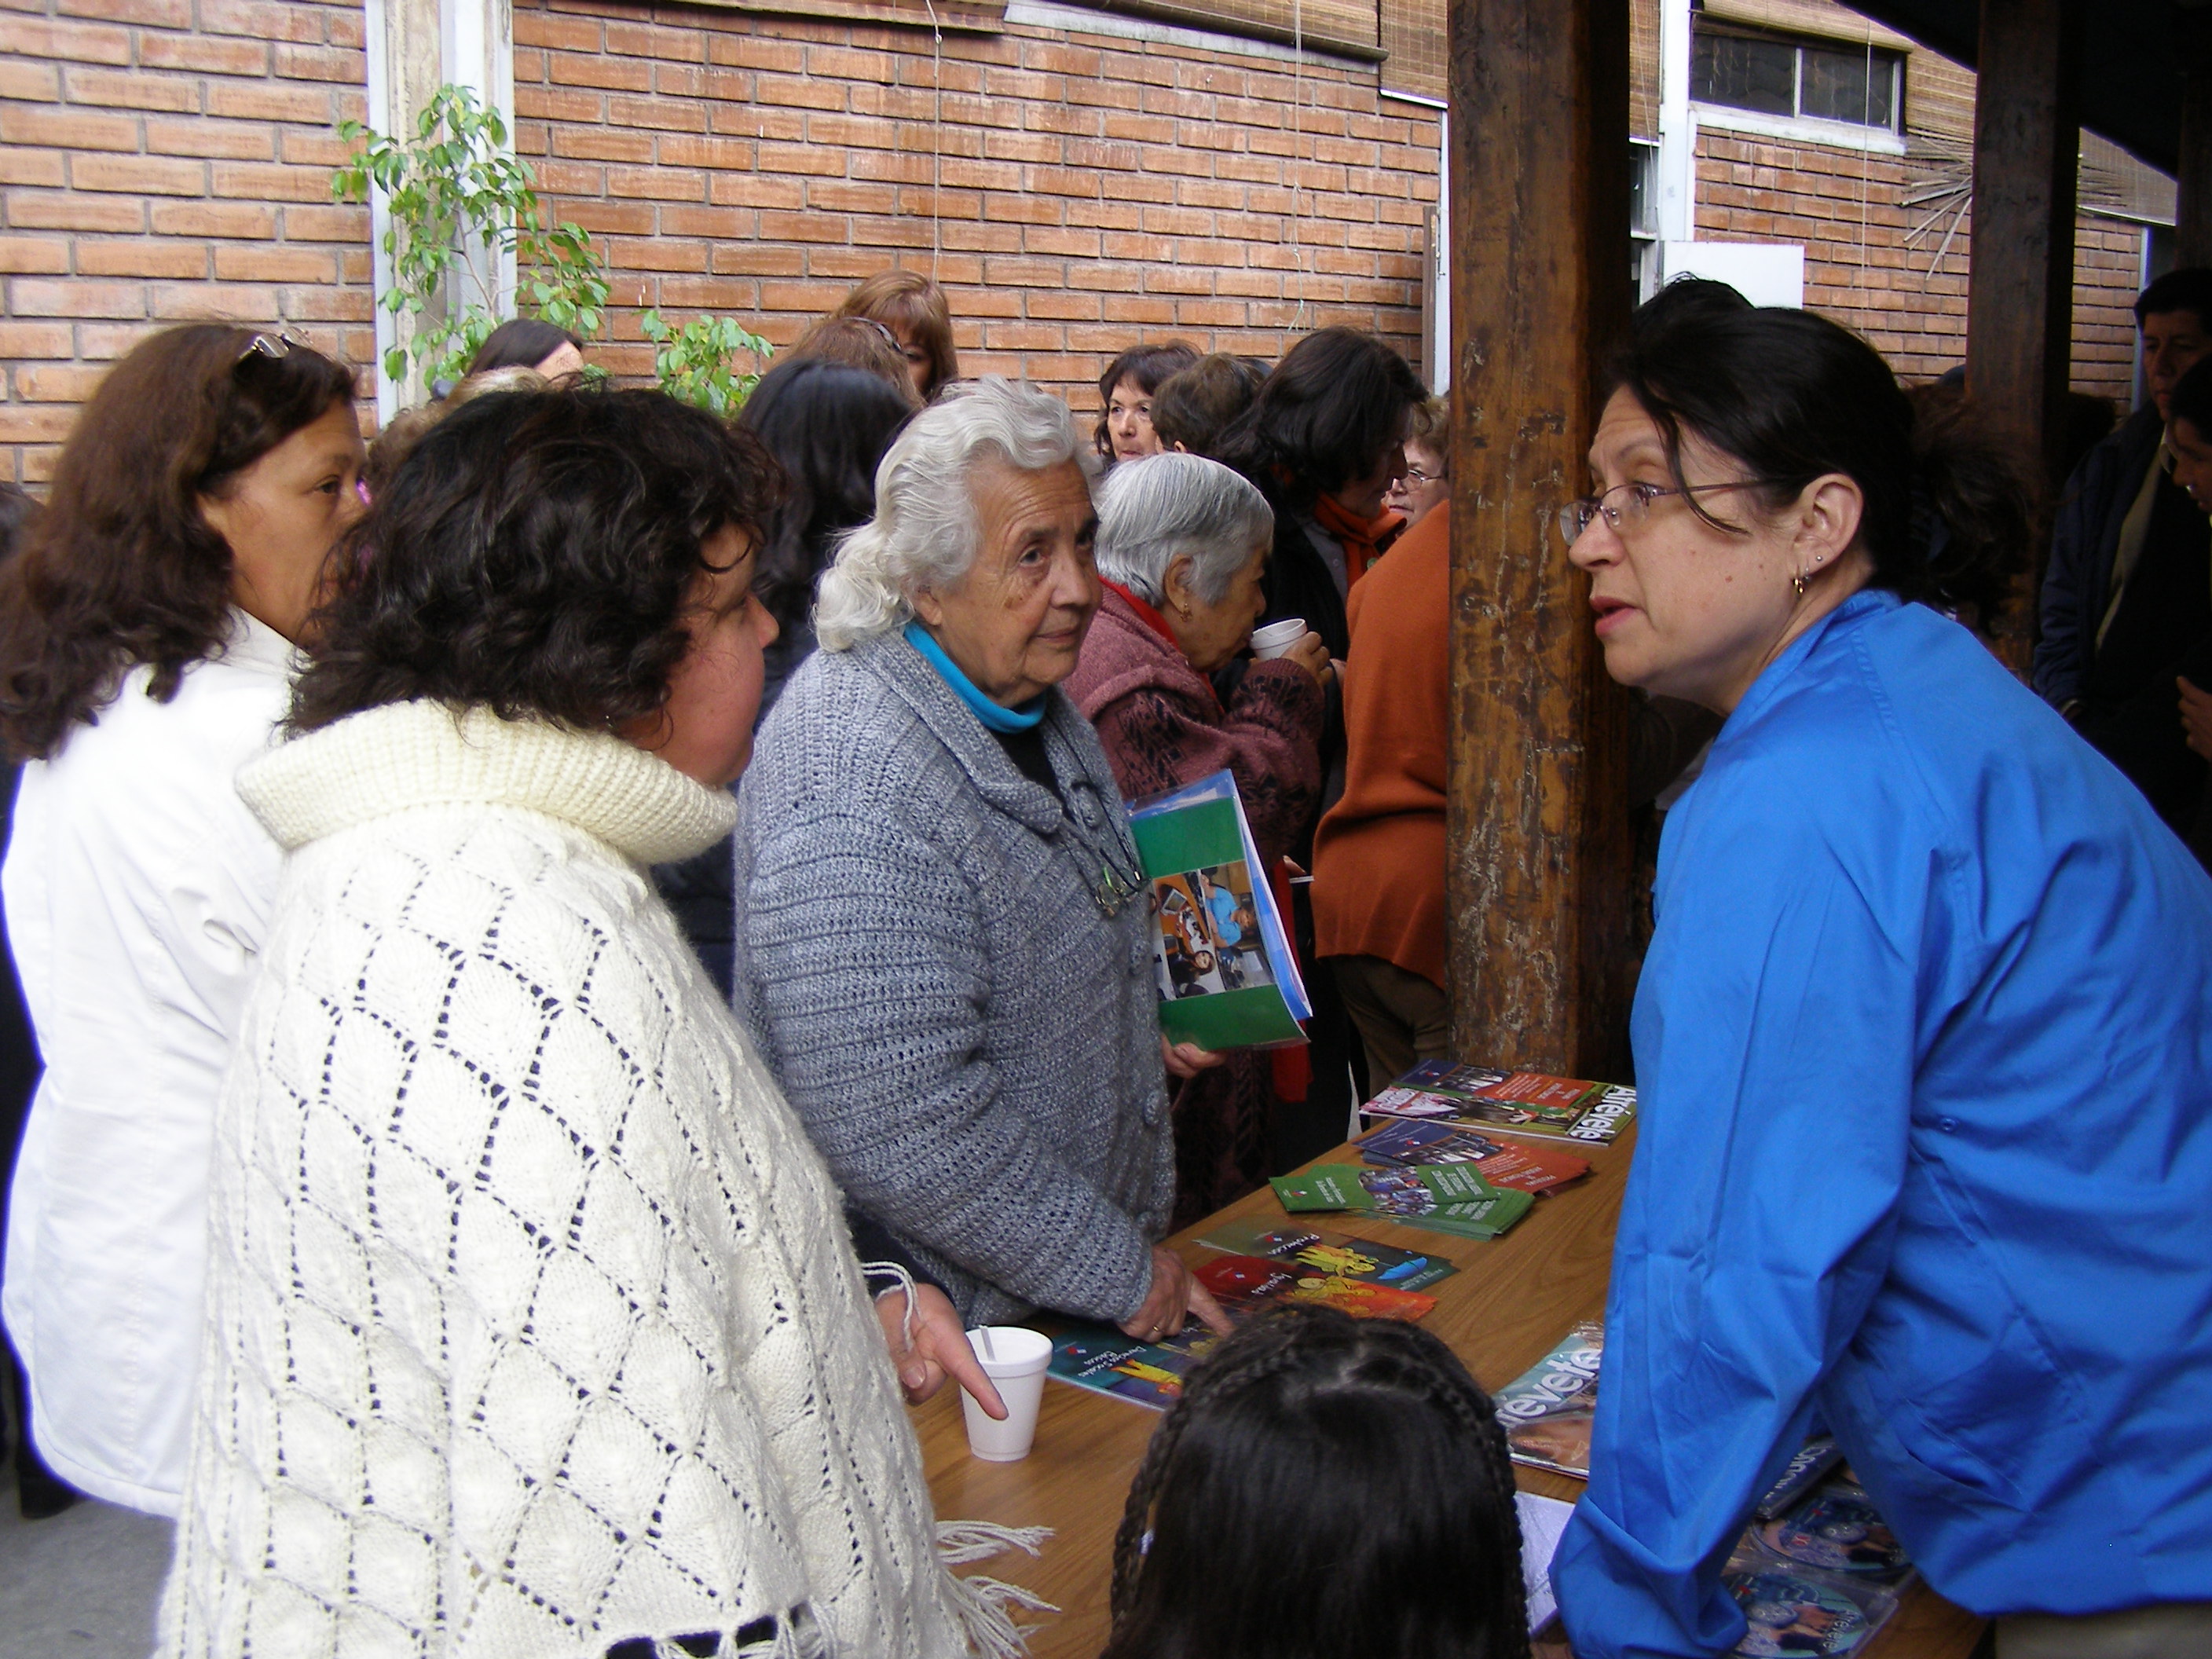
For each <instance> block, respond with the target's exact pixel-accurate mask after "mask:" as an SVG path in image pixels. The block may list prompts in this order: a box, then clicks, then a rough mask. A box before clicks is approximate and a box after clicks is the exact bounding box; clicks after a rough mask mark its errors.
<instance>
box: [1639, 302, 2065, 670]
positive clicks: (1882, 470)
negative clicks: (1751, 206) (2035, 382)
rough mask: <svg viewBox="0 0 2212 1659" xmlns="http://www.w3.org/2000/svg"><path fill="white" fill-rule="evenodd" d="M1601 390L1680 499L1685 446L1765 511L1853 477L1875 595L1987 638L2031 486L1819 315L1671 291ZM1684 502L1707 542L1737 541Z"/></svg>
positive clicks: (1945, 407)
mask: <svg viewBox="0 0 2212 1659" xmlns="http://www.w3.org/2000/svg"><path fill="white" fill-rule="evenodd" d="M1610 380H1611V383H1612V385H1613V386H1614V387H1615V388H1617V389H1619V390H1620V391H1624V392H1627V393H1628V394H1629V396H1631V397H1632V398H1634V399H1635V400H1636V402H1637V403H1638V404H1639V405H1641V407H1642V408H1643V410H1644V413H1645V414H1647V415H1649V416H1650V417H1651V419H1652V421H1653V422H1654V423H1655V424H1656V425H1657V427H1658V428H1659V432H1660V436H1661V439H1662V441H1663V442H1664V443H1665V445H1666V448H1667V465H1668V471H1670V472H1671V473H1672V474H1673V476H1674V483H1675V486H1676V487H1677V488H1678V489H1679V488H1680V487H1681V486H1682V485H1683V483H1685V480H1684V478H1683V476H1682V457H1681V447H1682V435H1683V434H1684V433H1685V432H1692V433H1695V434H1696V435H1698V436H1699V437H1700V438H1702V439H1703V440H1704V441H1705V442H1707V443H1709V444H1711V445H1712V446H1713V447H1714V448H1716V449H1717V450H1719V451H1721V452H1722V453H1723V454H1726V455H1729V456H1730V457H1732V458H1733V459H1735V460H1736V461H1738V462H1740V463H1741V465H1742V466H1743V468H1744V470H1745V472H1746V474H1747V476H1748V477H1754V478H1759V479H1763V480H1765V481H1766V483H1765V487H1763V488H1762V489H1758V490H1755V491H1754V490H1746V491H1744V492H1743V493H1744V494H1746V495H1751V496H1752V497H1753V500H1756V501H1760V502H1761V503H1762V504H1763V505H1764V506H1765V508H1766V509H1767V510H1768V511H1769V512H1774V511H1778V510H1779V509H1780V508H1781V507H1783V505H1784V503H1786V502H1788V501H1793V500H1795V499H1796V496H1797V495H1798V493H1799V492H1800V491H1802V489H1804V488H1805V486H1806V485H1807V484H1808V483H1812V482H1813V481H1814V479H1815V478H1818V477H1821V476H1822V475H1823V474H1826V473H1830V472H1840V473H1842V474H1844V476H1845V477H1848V478H1850V480H1851V482H1852V483H1856V484H1857V485H1858V487H1859V494H1860V495H1861V496H1862V498H1863V501H1864V503H1865V505H1864V507H1863V511H1862V514H1861V517H1860V520H1859V533H1858V540H1859V544H1860V545H1862V546H1863V547H1864V548H1865V549H1866V551H1867V554H1868V556H1869V557H1870V558H1871V559H1872V561H1873V562H1874V575H1873V578H1872V580H1871V583H1870V585H1871V586H1875V587H1878V588H1887V589H1889V590H1890V591H1891V592H1895V593H1897V594H1899V595H1900V596H1901V597H1903V598H1905V599H1927V600H1929V601H1931V602H1933V603H1935V604H1936V605H1944V606H1948V607H1951V608H1954V609H1958V610H1960V611H1967V612H1968V613H1969V614H1970V615H1971V616H1972V618H1973V619H1974V620H1975V621H1976V622H1977V623H1978V625H1980V626H1983V627H1984V628H1986V627H1987V625H1988V623H1990V619H1991V618H1993V617H1995V616H1996V614H1997V612H1998V611H1999V610H2000V609H2001V608H2002V605H2003V604H2004V601H2005V599H2006V597H2007V595H2008V593H2009V592H2011V589H2012V586H2013V583H2014V580H2015V578H2016V577H2017V576H2018V575H2019V574H2020V573H2021V571H2022V570H2023V569H2025V568H2026V567H2027V551H2028V526H2029V514H2030V510H2031V505H2032V495H2031V489H2030V485H2029V483H2028V481H2027V478H2026V477H2025V476H2024V475H2023V473H2022V472H2021V469H2020V467H2019V466H2018V465H2017V464H2016V463H2015V460H2014V459H2013V458H2012V456H2011V455H2010V453H2008V451H2007V450H2006V449H2005V447H2003V446H2002V444H2001V443H1999V442H1997V441H1996V439H1995V438H1994V437H1993V436H1992V435H1991V434H1990V431H1989V429H1988V428H1987V427H1986V426H1985V425H1984V423H1983V422H1982V421H1981V420H1980V418H1979V417H1978V412H1977V411H1976V410H1975V409H1974V407H1973V405H1972V401H1971V400H1967V401H1966V402H1963V403H1950V404H1930V405H1929V406H1927V407H1925V408H1924V409H1923V410H1921V411H1918V412H1916V410H1914V407H1913V404H1912V401H1911V399H1910V398H1907V397H1906V396H1905V392H1904V390H1903V389H1902V388H1901V387H1899V385H1898V383H1897V376H1896V375H1895V374H1893V373H1891V371H1890V367H1889V365H1888V364H1887V362H1884V361H1883V360H1882V356H1881V353H1880V352H1878V351H1876V350H1875V349H1874V348H1873V347H1872V346H1870V345H1869V344H1868V343H1866V342H1865V341H1864V340H1863V339H1861V338H1860V337H1858V336H1857V335H1856V334H1854V333H1852V332H1851V331H1850V330H1849V329H1847V328H1845V327H1844V326H1843V325H1841V324H1840V323H1835V322H1831V321H1830V320H1829V319H1827V318H1826V317H1823V316H1820V314H1819V313H1815V312H1811V311H1800V310H1797V309H1796V308H1795V307H1787V306H1754V305H1753V304H1752V303H1751V302H1750V301H1747V300H1746V299H1745V298H1744V297H1743V296H1742V295H1741V294H1739V293H1737V292H1736V291H1735V289H1732V288H1730V287H1729V286H1728V284H1726V283H1716V282H1710V281H1704V280H1700V279H1698V278H1693V277H1684V278H1682V279H1680V280H1679V281H1677V282H1674V283H1668V285H1667V286H1666V287H1665V288H1663V289H1660V290H1659V292H1658V293H1657V294H1656V295H1655V296H1653V297H1652V298H1651V299H1650V300H1648V301H1645V302H1644V305H1642V306H1641V307H1638V310H1637V312H1636V314H1635V317H1634V318H1633V319H1632V321H1631V323H1630V326H1629V333H1628V338H1627V340H1626V343H1624V344H1623V345H1622V346H1621V347H1620V349H1619V350H1618V351H1616V352H1615V353H1614V354H1613V362H1612V368H1611V374H1610ZM1683 500H1684V501H1686V503H1687V504H1688V507H1689V509H1690V511H1692V513H1696V514H1697V515H1698V516H1699V518H1700V519H1703V520H1705V522H1706V523H1707V524H1709V525H1711V526H1713V527H1714V528H1715V529H1717V530H1722V531H1726V532H1731V533H1736V534H1741V533H1746V532H1747V526H1743V525H1740V524H1737V523H1735V522H1734V521H1733V520H1729V519H1727V518H1724V517H1723V516H1722V515H1721V514H1720V513H1717V512H1716V511H1715V510H1714V509H1713V508H1712V507H1709V506H1707V505H1706V504H1705V501H1703V500H1702V499H1700V498H1699V497H1698V496H1696V495H1685V496H1684V497H1683ZM1916 520H1917V521H1918V523H1919V525H1920V527H1919V528H1918V529H1916Z"/></svg>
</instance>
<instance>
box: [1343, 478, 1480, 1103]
mask: <svg viewBox="0 0 2212 1659" xmlns="http://www.w3.org/2000/svg"><path fill="white" fill-rule="evenodd" d="M1450 531H1451V513H1450V511H1449V507H1446V508H1444V509H1441V510H1438V511H1437V512H1432V513H1426V514H1425V515H1423V517H1422V519H1421V520H1420V521H1419V523H1418V524H1416V525H1414V526H1413V528H1412V529H1410V530H1408V531H1407V532H1406V533H1405V534H1404V535H1403V536H1402V537H1401V538H1399V540H1398V542H1397V544H1395V546H1393V547H1392V548H1391V550H1390V551H1389V554H1388V555H1387V556H1384V557H1383V559H1382V560H1381V561H1380V562H1377V563H1376V564H1375V565H1374V566H1373V567H1372V568H1370V569H1369V571H1368V572H1367V574H1366V575H1365V576H1364V577H1362V578H1361V579H1360V580H1359V581H1358V582H1357V583H1356V584H1354V585H1353V586H1352V596H1351V599H1350V600H1349V602H1348V604H1347V605H1346V611H1347V615H1348V618H1349V622H1350V627H1351V635H1352V649H1351V651H1350V653H1348V654H1347V655H1346V658H1345V660H1344V662H1343V664H1342V665H1341V672H1342V674H1343V683H1344V726H1345V738H1346V759H1345V770H1344V793H1343V795H1342V797H1341V798H1340V799H1339V800H1338V801H1337V803H1336V805H1334V806H1332V807H1330V808H1329V810H1328V815H1327V816H1326V817H1323V818H1322V821H1321V829H1320V830H1319V832H1318V833H1317V834H1316V836H1315V837H1314V863H1313V876H1314V880H1313V911H1314V949H1315V952H1316V955H1319V956H1322V957H1332V958H1334V961H1333V963H1332V964H1331V965H1332V966H1334V969H1336V984H1337V989H1338V991H1339V992H1340V994H1342V996H1343V998H1344V1005H1345V1007H1346V1010H1348V1011H1349V1012H1350V1013H1351V1015H1352V1024H1354V1025H1356V1026H1358V1028H1359V1036H1360V1039H1361V1041H1362V1042H1364V1044H1365V1046H1366V1049H1367V1073H1368V1082H1369V1086H1370V1088H1374V1089H1380V1088H1383V1087H1384V1086H1385V1085H1388V1084H1389V1082H1390V1081H1391V1079H1394V1078H1395V1077H1397V1076H1399V1075H1400V1074H1401V1073H1404V1072H1405V1071H1407V1069H1408V1068H1409V1067H1411V1066H1413V1062H1414V1061H1415V1060H1437V1059H1442V1058H1443V1057H1444V1056H1445V1055H1446V1054H1447V1053H1448V1051H1449V1043H1450V1037H1451V1032H1450V1024H1451V1022H1450V1018H1449V1012H1448V1011H1447V1009H1446V1007H1445V1005H1444V991H1443V982H1444V775H1445V751H1446V749H1447V747H1448V744H1449V732H1450V720H1449V692H1450V680H1451V657H1450V629H1451V605H1450V599H1451V539H1450Z"/></svg>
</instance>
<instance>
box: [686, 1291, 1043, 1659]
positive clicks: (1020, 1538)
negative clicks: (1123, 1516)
mask: <svg viewBox="0 0 2212 1659" xmlns="http://www.w3.org/2000/svg"><path fill="white" fill-rule="evenodd" d="M860 1274H861V1277H862V1278H863V1279H891V1280H893V1281H895V1284H896V1288H897V1289H900V1290H902V1291H905V1292H906V1310H905V1315H904V1317H903V1318H902V1321H901V1331H900V1334H901V1335H902V1337H903V1338H904V1340H905V1343H906V1346H907V1347H908V1349H909V1350H910V1349H912V1348H913V1346H914V1304H915V1302H916V1301H917V1300H918V1299H919V1298H918V1297H916V1295H915V1285H914V1276H913V1275H912V1274H911V1273H908V1272H907V1270H906V1268H905V1267H902V1266H901V1265H900V1264H899V1263H898V1262H896V1261H863V1262H862V1263H861V1264H860ZM870 1289H871V1290H872V1291H873V1289H874V1287H873V1286H872V1285H871V1286H870ZM874 1293H875V1294H876V1295H877V1296H879V1297H881V1296H888V1295H890V1291H889V1290H884V1291H875V1292H874ZM1051 1536H1052V1528H1050V1527H1002V1526H1000V1525H998V1524H997V1523H996V1522H990V1521H940V1522H938V1523H937V1560H938V1565H939V1566H940V1567H942V1568H943V1569H944V1570H945V1599H946V1600H947V1601H950V1602H951V1605H952V1611H953V1613H954V1615H955V1616H956V1617H957V1618H958V1620H960V1628H961V1633H962V1634H963V1635H964V1636H965V1637H966V1638H968V1647H969V1651H970V1652H972V1653H975V1654H978V1655H981V1656H982V1659H1028V1655H1029V1650H1030V1644H1029V1629H1028V1627H1027V1626H1021V1625H1017V1624H1016V1623H1015V1622H1014V1618H1013V1613H1012V1611H1011V1609H1012V1608H1016V1607H1018V1608H1020V1609H1021V1610H1022V1611H1023V1612H1024V1613H1058V1612H1059V1611H1060V1609H1059V1608H1058V1607H1054V1605H1053V1604H1052V1603H1051V1602H1049V1601H1046V1600H1045V1599H1044V1598H1043V1597H1042V1596H1041V1595H1036V1594H1035V1593H1034V1592H1033V1591H1030V1590H1027V1589H1023V1588H1022V1586H1020V1585H1019V1584H1009V1583H1006V1582H1005V1581H1004V1580H1003V1579H998V1578H983V1577H971V1578H963V1577H960V1576H959V1575H958V1574H957V1573H956V1572H954V1571H951V1569H952V1568H954V1567H957V1566H964V1565H967V1564H968V1563H969V1562H970V1561H987V1560H989V1559H991V1558H992V1557H993V1556H994V1555H1001V1554H1004V1553H1006V1551H1007V1550H1009V1549H1018V1550H1026V1551H1027V1552H1029V1553H1030V1554H1031V1555H1035V1554H1036V1553H1037V1550H1038V1548H1039V1547H1041V1546H1042V1544H1043V1543H1044V1541H1045V1540H1046V1539H1048V1538H1049V1537H1051ZM671 1659H675V1656H671ZM748 1659H750V1655H749V1656H748ZM763 1659H784V1655H783V1651H782V1650H781V1648H778V1649H776V1650H774V1651H773V1653H770V1652H769V1651H768V1650H763Z"/></svg>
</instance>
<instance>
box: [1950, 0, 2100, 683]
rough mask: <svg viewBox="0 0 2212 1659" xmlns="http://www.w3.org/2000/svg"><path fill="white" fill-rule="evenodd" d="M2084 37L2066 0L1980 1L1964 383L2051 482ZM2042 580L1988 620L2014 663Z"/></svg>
mask: <svg viewBox="0 0 2212 1659" xmlns="http://www.w3.org/2000/svg"><path fill="white" fill-rule="evenodd" d="M2080 36H2081V10H2080V8H2079V6H2078V5H2077V4H2076V3H2075V0H1982V32H1981V61H1980V63H1979V64H1978V66H1977V76H1978V78H1977V81H1976V84H1975V92H1974V241H1973V258H1972V267H1971V270H1970V271H1969V275H1968V279H1967V285H1966V385H1967V387H1968V389H1969V390H1970V391H1971V392H1972V394H1973V397H1974V400H1975V402H1976V403H1977V404H1979V405H1980V407H1981V410H1982V411H1983V413H1984V416H1985V417H1986V418H1987V419H1989V420H1990V421H1991V422H1994V423H1996V425H1997V426H1998V428H2000V429H2001V430H2003V431H2005V432H2006V433H2008V435H2009V436H2010V438H2011V439H2012V441H2014V442H2015V443H2016V444H2017V445H2018V447H2019V450H2020V453H2021V454H2022V455H2023V456H2024V457H2027V458H2028V459H2029V462H2030V465H2032V466H2033V469H2034V470H2035V471H2036V472H2037V474H2038V476H2039V478H2040V480H2041V481H2042V482H2044V483H2045V484H2046V485H2048V486H2050V487H2051V489H2053V490H2055V489H2056V487H2057V485H2058V484H2059V483H2063V480H2062V479H2058V478H2057V477H2053V476H2052V475H2053V474H2055V473H2056V472H2057V470H2058V466H2059V463H2060V458H2061V445H2062V443H2063V439H2064V434H2065V419H2066V392H2067V386H2068V380H2069V369H2070V368H2071V364H2072V360H2073V348H2074V206H2075V202H2074V197H2075V173H2076V171H2077V169H2078V167H2079V161H2080V155H2081V118H2080V114H2079V112H2078V108H2077V105H2076V102H2075V81H2076V78H2077V75H2078V70H2079V64H2080V62H2081V50H2080V46H2081V40H2080ZM2041 539H2042V538H2038V543H2039V547H2040V544H2041ZM2041 580H2042V571H2041V568H2040V557H2039V562H2038V566H2037V568H2035V569H2034V570H2033V571H2032V572H2031V573H2030V574H2029V576H2028V578H2027V580H2025V581H2024V582H2023V583H2022V584H2021V588H2020V590H2019V592H2018V594H2017V597H2016V599H2015V602H2014V604H2013V605H2011V606H2010V607H2008V611H2007V614H2006V615H2005V616H2004V617H2001V618H1999V619H1998V625H1997V628H1996V635H1997V653H1998V654H1999V655H2000V656H2002V658H2003V659H2005V660H2006V661H2007V662H2008V663H2009V664H2010V665H2012V666H2013V668H2014V669H2015V670H2016V671H2017V670H2025V669H2026V667H2027V656H2028V652H2029V650H2030V648H2031V647H2032V644H2033V640H2034V617H2035V605H2036V594H2037V592H2038V590H2039V587H2040V586H2041Z"/></svg>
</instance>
